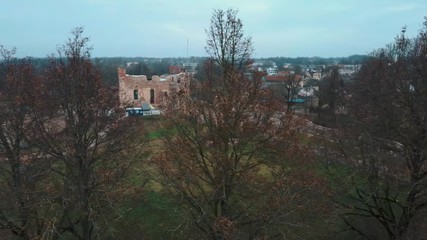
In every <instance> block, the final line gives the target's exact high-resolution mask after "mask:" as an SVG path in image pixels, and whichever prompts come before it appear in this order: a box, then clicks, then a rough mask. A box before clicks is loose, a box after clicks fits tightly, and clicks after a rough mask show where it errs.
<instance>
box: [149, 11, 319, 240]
mask: <svg viewBox="0 0 427 240" xmlns="http://www.w3.org/2000/svg"><path fill="white" fill-rule="evenodd" d="M224 14H225V13H224V12H223V11H219V10H217V11H215V12H214V16H213V18H212V22H211V24H212V26H211V29H212V31H211V33H212V35H210V36H209V37H208V39H209V40H208V48H214V49H212V51H213V52H214V53H215V54H217V55H215V56H214V57H216V58H215V59H213V60H211V61H208V62H206V65H205V67H206V68H207V69H208V70H209V71H207V73H208V74H207V75H206V77H207V80H205V81H200V82H199V83H198V84H197V85H195V86H193V88H192V92H191V95H175V96H172V99H173V100H172V101H171V102H172V103H173V104H171V105H169V106H168V107H169V108H167V109H166V111H165V118H166V119H165V122H166V124H167V125H166V127H168V128H172V129H176V133H175V134H171V135H168V136H164V138H163V139H162V140H163V144H164V147H163V148H162V149H164V150H163V151H160V152H159V153H158V155H157V156H156V157H155V158H153V161H152V163H153V165H154V166H155V167H156V169H157V171H158V172H159V173H160V174H159V176H160V177H159V180H160V181H161V182H162V183H163V184H164V186H165V188H166V189H169V190H171V193H173V194H174V195H175V196H177V197H179V198H180V199H182V201H183V206H184V208H183V209H184V210H185V212H186V213H188V214H189V216H190V217H189V218H190V219H191V222H192V225H190V226H195V227H196V228H197V229H199V230H200V234H202V236H199V237H204V238H210V239H238V238H243V239H246V238H249V239H254V238H261V237H266V236H274V237H277V236H278V235H281V234H282V233H283V232H281V231H284V232H286V230H285V229H286V228H285V227H284V226H288V227H289V226H291V225H292V224H293V223H295V222H294V220H295V218H293V217H295V215H298V214H297V213H301V212H300V211H299V210H300V209H301V208H300V207H299V206H298V204H297V202H298V203H300V201H299V200H301V199H300V198H299V197H297V196H303V195H304V194H302V192H304V190H307V189H308V188H312V187H313V186H314V185H316V181H314V182H313V183H307V184H303V185H300V186H299V187H297V185H298V184H297V182H298V181H296V179H297V178H298V177H303V175H298V174H295V175H293V174H291V173H290V172H289V171H288V170H287V169H288V168H287V167H285V166H286V165H287V164H289V163H290V159H292V158H293V157H296V156H297V154H294V153H292V150H296V149H297V148H296V147H295V146H298V145H299V144H298V137H297V136H298V134H297V133H298V129H299V124H298V121H296V118H294V116H293V115H291V114H285V112H286V110H285V109H284V107H283V104H281V103H280V102H279V101H277V100H278V99H275V98H273V97H272V95H271V93H270V92H269V91H268V90H267V89H264V88H262V84H261V78H260V76H257V75H253V76H251V77H250V78H249V77H247V75H246V74H245V73H244V72H243V71H241V70H239V69H238V68H235V67H236V66H235V64H236V63H237V62H240V63H244V62H247V61H249V58H248V57H249V55H247V54H248V51H247V50H248V49H251V46H250V45H248V44H249V43H250V41H245V44H246V45H244V46H245V47H244V50H242V52H236V51H237V48H234V47H232V46H230V45H232V44H234V41H237V40H232V41H231V40H229V39H228V35H227V34H228V32H229V31H231V32H233V31H236V30H235V29H238V30H239V32H241V28H242V26H241V23H240V21H237V20H235V19H236V16H235V14H236V13H235V12H234V11H232V10H229V11H228V12H227V16H228V17H227V18H226V19H224V16H225V15H224ZM227 21H230V22H227ZM225 22H227V24H225ZM232 24H237V26H232ZM225 26H227V28H232V29H224V27H225ZM223 31H225V32H226V33H227V34H226V33H224V32H223ZM233 36H236V35H235V34H234V33H233V34H232V35H231V36H230V37H231V38H232V37H233ZM237 36H241V35H237ZM221 38H224V39H222V40H221ZM212 39H214V40H212ZM240 40H242V39H241V38H240V37H239V41H240ZM229 41H231V42H229ZM239 46H240V45H239ZM239 51H240V50H239ZM233 55H234V56H233ZM237 59H239V60H237ZM230 63H232V64H231V65H230V66H229V64H230ZM221 64H223V66H224V68H227V69H228V67H230V69H228V70H227V69H225V72H223V74H220V75H217V76H215V74H210V73H212V71H215V67H216V66H218V65H219V66H222V65H221ZM224 73H225V75H224ZM212 79H214V80H212ZM304 153H305V152H304ZM302 155H304V154H302ZM297 162H298V161H297ZM299 163H301V164H302V161H301V162H299ZM288 166H290V165H288ZM301 166H302V165H299V167H301ZM297 168H298V167H295V168H292V169H297ZM313 184H314V185H313ZM313 189H314V188H313ZM297 192H298V193H297ZM307 192H308V191H307ZM293 213H295V215H293ZM184 226H187V224H184V223H183V224H182V228H184ZM278 226H281V227H278ZM283 234H285V233H283Z"/></svg>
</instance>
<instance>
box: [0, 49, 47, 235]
mask: <svg viewBox="0 0 427 240" xmlns="http://www.w3.org/2000/svg"><path fill="white" fill-rule="evenodd" d="M0 47H1V46H0ZM0 52H1V54H2V56H3V57H4V59H5V63H6V66H7V77H6V79H5V88H4V89H3V91H1V92H0V93H1V96H2V98H1V100H0V112H1V114H0V185H1V189H2V191H1V194H0V196H1V198H0V226H1V227H0V228H2V229H8V230H10V231H11V232H12V233H13V235H15V236H17V237H19V238H22V239H35V238H40V237H42V236H43V234H44V233H45V231H46V229H47V227H48V222H49V210H50V209H49V206H48V204H47V202H48V201H49V197H48V194H47V193H48V191H47V188H46V186H44V182H45V181H47V180H48V173H49V170H48V169H49V161H48V159H46V158H44V157H43V156H42V155H41V154H40V152H39V151H38V150H36V149H33V146H32V145H31V140H30V139H29V136H28V134H27V130H28V125H29V124H30V122H31V120H32V119H31V118H30V117H29V115H30V107H29V106H30V102H31V98H30V97H29V96H31V94H32V92H31V91H32V90H33V89H34V88H35V86H36V85H37V82H38V81H37V80H39V78H38V77H37V76H36V74H35V71H34V69H33V67H32V65H31V62H30V60H28V59H24V60H22V61H17V60H14V59H13V54H14V52H15V50H11V51H9V50H7V49H4V48H3V47H1V49H0ZM3 234H5V233H4V232H3Z"/></svg>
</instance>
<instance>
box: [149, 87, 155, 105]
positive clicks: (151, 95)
mask: <svg viewBox="0 0 427 240" xmlns="http://www.w3.org/2000/svg"><path fill="white" fill-rule="evenodd" d="M150 103H154V89H151V90H150Z"/></svg>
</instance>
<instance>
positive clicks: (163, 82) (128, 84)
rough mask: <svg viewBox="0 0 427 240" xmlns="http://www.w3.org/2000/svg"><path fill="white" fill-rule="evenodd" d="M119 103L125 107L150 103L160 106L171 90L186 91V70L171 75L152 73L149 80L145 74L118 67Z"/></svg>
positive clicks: (187, 88)
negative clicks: (132, 72)
mask: <svg viewBox="0 0 427 240" xmlns="http://www.w3.org/2000/svg"><path fill="white" fill-rule="evenodd" d="M118 75H119V97H120V104H121V105H122V106H125V107H131V106H132V107H134V106H141V105H142V103H144V102H145V103H150V104H151V105H153V106H157V107H158V106H161V105H162V104H164V103H165V101H166V98H167V97H168V95H170V94H171V93H172V92H188V90H189V86H190V78H189V74H188V73H187V72H181V73H178V74H171V75H161V76H157V75H154V76H153V77H152V79H151V80H148V79H147V76H145V75H129V74H126V69H125V68H118Z"/></svg>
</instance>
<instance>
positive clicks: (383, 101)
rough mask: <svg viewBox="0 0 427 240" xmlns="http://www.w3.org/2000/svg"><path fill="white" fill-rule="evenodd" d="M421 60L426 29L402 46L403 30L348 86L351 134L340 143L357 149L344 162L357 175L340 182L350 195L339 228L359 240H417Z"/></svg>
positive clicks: (426, 201) (424, 180)
mask: <svg viewBox="0 0 427 240" xmlns="http://www.w3.org/2000/svg"><path fill="white" fill-rule="evenodd" d="M426 57H427V21H425V22H424V28H423V29H422V30H421V31H420V33H419V34H418V36H417V37H416V38H414V39H410V38H407V37H406V35H405V29H404V30H403V31H402V34H401V35H400V36H398V37H397V38H396V41H395V43H394V44H391V45H389V46H388V47H387V48H386V49H382V50H379V51H378V52H376V53H374V54H373V56H372V57H371V58H370V59H369V60H368V61H367V62H366V63H364V64H363V66H362V68H361V70H360V72H359V73H358V76H357V78H356V84H355V88H354V89H353V92H352V99H351V102H352V105H350V109H349V110H350V112H351V116H353V117H354V118H353V121H351V122H348V124H346V128H344V129H346V130H349V129H353V131H352V133H353V134H347V135H346V136H347V137H346V138H347V140H346V142H347V143H348V140H349V139H354V141H351V143H357V147H354V145H353V147H351V148H347V150H349V149H354V150H358V151H357V152H353V151H354V150H351V152H353V153H354V154H352V155H349V159H351V160H352V162H353V164H354V166H355V167H356V169H357V170H358V171H360V172H359V176H358V175H356V176H355V177H354V178H350V179H347V180H351V181H348V183H351V184H350V186H351V189H353V190H350V191H349V196H350V200H351V201H349V202H347V203H345V204H344V205H345V206H346V212H345V215H344V220H345V222H346V223H347V224H348V226H349V229H350V230H353V231H355V232H357V233H358V234H360V235H361V236H363V237H365V238H367V239H378V238H380V237H381V236H384V237H388V238H389V239H417V238H419V237H421V236H422V235H423V234H425V231H424V232H422V229H423V228H424V229H425V225H423V223H422V222H423V221H424V222H425V209H426V206H427V191H426V189H427V185H426V184H427V171H426V170H427V168H426V149H427V134H426V133H427V132H426V131H427V121H426V116H427V111H426V107H425V104H426V102H427V95H426V93H427V64H426V63H427V62H426V60H425V59H426ZM347 133H349V132H347ZM350 136H354V138H350ZM347 155H348V154H347ZM361 176H364V177H361ZM360 218H365V219H371V220H373V221H372V222H371V226H380V229H382V233H381V232H379V233H377V234H375V232H373V231H370V230H369V229H368V228H366V226H365V227H364V226H363V224H362V223H361V221H360ZM417 219H419V220H417ZM375 224H377V225H375ZM381 234H383V235H381ZM424 236H425V235H424Z"/></svg>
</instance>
